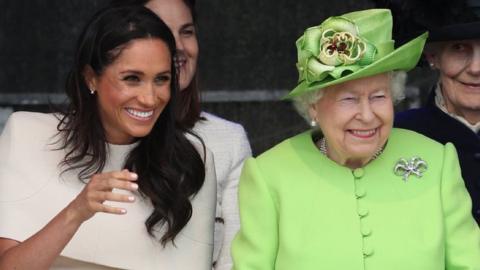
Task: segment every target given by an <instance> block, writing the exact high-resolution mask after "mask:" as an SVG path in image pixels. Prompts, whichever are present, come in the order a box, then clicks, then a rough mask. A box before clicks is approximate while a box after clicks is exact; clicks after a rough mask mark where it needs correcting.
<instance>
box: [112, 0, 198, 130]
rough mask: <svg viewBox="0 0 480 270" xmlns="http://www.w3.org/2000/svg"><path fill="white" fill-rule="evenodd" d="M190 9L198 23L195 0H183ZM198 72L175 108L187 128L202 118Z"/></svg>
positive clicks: (135, 0) (118, 1)
mask: <svg viewBox="0 0 480 270" xmlns="http://www.w3.org/2000/svg"><path fill="white" fill-rule="evenodd" d="M149 1H150V0H112V1H111V2H110V5H111V6H129V5H141V6H144V5H146V4H147V3H148V2H149ZM183 2H184V3H185V4H186V5H187V7H188V8H189V9H190V13H191V14H192V18H193V23H194V24H195V25H196V23H197V20H196V17H197V15H196V12H195V0H183ZM197 74H198V72H195V74H194V76H193V78H192V81H191V82H190V84H189V85H188V86H187V88H185V89H183V90H182V91H180V93H179V94H178V100H177V104H178V106H176V108H175V110H176V115H177V117H176V119H177V121H178V122H179V123H180V124H181V125H183V126H184V127H186V128H192V127H193V126H194V125H195V123H196V122H197V121H198V120H201V119H202V118H201V117H200V112H201V106H200V92H199V89H198V79H197Z"/></svg>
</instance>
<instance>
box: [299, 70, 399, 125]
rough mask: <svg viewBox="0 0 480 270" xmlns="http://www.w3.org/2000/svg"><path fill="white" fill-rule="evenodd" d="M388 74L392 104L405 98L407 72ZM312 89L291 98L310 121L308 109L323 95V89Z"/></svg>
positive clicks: (391, 72) (308, 121)
mask: <svg viewBox="0 0 480 270" xmlns="http://www.w3.org/2000/svg"><path fill="white" fill-rule="evenodd" d="M388 74H389V76H390V91H391V93H392V100H393V103H394V104H397V103H399V102H400V101H402V100H403V99H404V98H405V95H404V92H405V82H406V80H407V73H406V72H405V71H390V72H388ZM321 89H322V88H320V89H318V90H317V91H312V92H308V93H305V94H303V95H301V96H298V97H295V98H293V106H294V107H295V109H296V111H297V112H298V113H299V114H300V115H301V116H302V117H303V118H304V119H305V120H306V121H307V123H310V122H311V120H312V119H311V118H310V115H309V113H308V109H309V108H310V106H311V105H313V104H315V103H317V101H318V100H320V99H321V98H322V96H323V93H324V92H323V91H319V90H321Z"/></svg>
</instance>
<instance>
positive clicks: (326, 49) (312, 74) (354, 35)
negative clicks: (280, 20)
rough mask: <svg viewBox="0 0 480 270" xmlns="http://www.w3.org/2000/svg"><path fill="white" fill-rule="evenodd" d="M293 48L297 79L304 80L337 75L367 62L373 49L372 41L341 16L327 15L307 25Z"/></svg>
mask: <svg viewBox="0 0 480 270" xmlns="http://www.w3.org/2000/svg"><path fill="white" fill-rule="evenodd" d="M297 48H298V50H299V56H298V57H299V59H298V64H297V68H298V72H299V76H300V80H306V81H307V82H315V81H321V80H323V79H325V78H326V77H327V76H332V77H334V78H339V77H341V76H342V74H343V72H345V71H350V72H353V71H356V70H358V69H360V67H361V66H364V65H368V64H371V63H372V62H373V57H374V55H375V53H376V51H377V49H376V48H375V46H374V45H373V44H371V43H370V42H368V41H367V40H364V39H362V38H361V37H359V36H358V29H357V27H356V26H355V24H354V23H353V22H351V21H350V20H347V19H345V18H342V17H333V18H330V19H328V20H327V21H325V22H324V23H322V24H321V25H320V26H317V27H312V28H309V29H307V31H306V32H305V34H304V37H303V39H301V40H299V42H297ZM339 66H342V67H341V68H339Z"/></svg>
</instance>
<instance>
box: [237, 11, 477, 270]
mask: <svg viewBox="0 0 480 270" xmlns="http://www.w3.org/2000/svg"><path fill="white" fill-rule="evenodd" d="M391 29H392V17H391V14H390V11H389V10H385V9H376V10H365V11H358V12H353V13H348V14H345V15H342V16H338V17H331V18H329V19H327V20H326V21H325V22H323V23H322V24H321V25H319V26H316V27H312V28H309V29H307V30H306V32H305V33H304V35H303V36H302V37H301V38H300V39H299V40H298V41H297V48H298V63H297V68H298V71H299V74H300V79H299V84H298V86H297V87H296V88H295V89H294V90H293V91H292V92H291V93H290V94H289V95H288V98H291V99H293V100H294V102H295V104H296V107H297V109H298V110H299V112H300V113H301V114H302V115H303V116H305V117H306V118H307V119H308V120H309V121H311V122H312V124H314V125H315V126H317V125H318V128H313V129H312V130H309V131H307V132H304V133H302V134H300V135H297V136H294V137H292V138H290V139H287V140H285V141H284V142H282V143H280V144H278V145H277V146H275V147H274V148H272V149H270V150H269V151H267V152H265V153H263V154H262V155H260V156H259V157H257V158H255V159H254V158H252V159H249V160H248V161H247V162H246V165H245V167H244V169H243V173H242V176H241V180H240V189H239V195H240V197H239V198H240V217H241V229H240V232H239V233H238V234H237V236H236V238H235V240H234V243H233V250H232V253H233V258H234V269H235V270H253V269H257V270H260V269H261V270H267V269H277V270H293V269H295V270H307V269H312V270H313V269H315V270H318V269H328V270H332V269H335V270H337V269H338V270H347V269H348V270H357V269H358V270H360V269H368V270H386V269H388V270H394V269H398V270H400V269H401V270H407V269H408V270H443V269H463V270H467V269H468V270H479V269H480V230H479V228H478V226H477V225H476V224H475V221H474V219H473V217H472V216H471V213H470V209H471V201H470V198H469V196H468V194H467V191H466V189H465V186H464V183H463V181H462V179H461V174H460V168H459V164H458V160H457V154H456V151H455V148H454V146H453V145H452V144H450V143H447V144H446V145H442V144H439V143H437V142H435V141H433V140H430V139H428V138H426V137H424V136H422V135H420V134H417V133H415V132H412V131H407V130H403V129H395V128H394V129H392V122H393V103H394V101H396V100H398V99H399V97H400V96H401V93H402V85H403V84H404V80H405V72H404V71H406V70H409V69H411V68H413V67H414V66H415V65H416V63H417V61H418V58H419V56H420V54H421V51H422V48H423V45H424V42H425V39H426V36H427V35H426V34H423V35H421V36H419V37H417V38H416V39H413V40H412V41H410V42H408V43H406V44H405V45H403V46H402V47H400V48H397V49H394V42H393V40H391Z"/></svg>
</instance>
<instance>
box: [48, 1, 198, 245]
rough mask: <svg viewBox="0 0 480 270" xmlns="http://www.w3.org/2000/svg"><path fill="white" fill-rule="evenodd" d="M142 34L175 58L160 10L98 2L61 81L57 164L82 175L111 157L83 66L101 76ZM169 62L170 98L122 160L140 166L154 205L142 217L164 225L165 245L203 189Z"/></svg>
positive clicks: (150, 226)
mask: <svg viewBox="0 0 480 270" xmlns="http://www.w3.org/2000/svg"><path fill="white" fill-rule="evenodd" d="M142 38H156V39H160V40H162V41H164V42H165V44H166V45H167V46H168V48H169V51H170V54H171V55H172V59H173V56H174V54H175V51H176V48H175V39H174V37H173V35H172V33H171V32H170V30H169V28H168V26H167V25H165V23H164V22H163V21H162V20H161V19H160V18H159V17H158V16H156V15H155V14H154V13H153V12H151V11H150V10H149V9H147V8H144V7H143V6H123V7H107V8H105V9H103V10H100V11H99V12H97V13H96V14H95V15H94V16H93V18H92V19H91V20H90V21H89V22H88V24H87V25H86V27H85V28H84V30H83V32H82V34H81V36H80V39H79V41H78V44H77V50H76V55H75V59H74V64H73V67H72V69H71V71H70V73H69V75H68V77H67V82H66V94H67V96H68V98H69V101H70V103H69V106H68V107H67V109H66V110H65V111H64V112H63V114H62V115H61V117H60V122H59V124H58V127H57V129H58V135H59V136H60V140H59V141H60V142H61V146H60V149H63V150H65V151H66V154H65V157H64V159H63V160H62V162H61V163H60V166H62V168H64V172H65V171H69V170H74V169H79V173H78V177H79V178H80V179H81V180H82V181H85V180H86V179H88V178H90V177H91V176H92V175H93V174H95V173H99V172H101V171H102V170H103V168H104V166H105V163H106V160H107V158H108V147H107V141H106V135H105V129H104V128H103V125H102V122H101V119H100V116H99V109H98V103H97V100H96V95H91V94H90V92H89V89H88V86H87V85H86V80H85V77H84V71H85V69H86V68H87V67H89V68H91V69H92V70H93V71H94V72H95V74H96V75H97V76H102V74H103V72H104V71H105V69H106V68H108V66H109V65H110V64H112V63H113V62H114V61H115V59H117V58H118V57H119V55H120V54H121V53H122V48H124V47H125V46H126V45H128V43H129V42H132V41H133V40H135V39H142ZM171 70H172V72H171V84H170V92H171V93H170V96H171V98H170V102H169V103H168V104H167V106H166V107H165V108H164V110H163V111H162V113H161V115H160V117H159V119H158V120H157V122H156V123H155V125H154V127H153V129H152V130H151V132H150V134H148V135H147V136H145V137H142V138H137V139H138V144H137V145H136V146H135V148H134V149H133V150H131V152H130V153H129V154H128V156H127V158H126V161H125V164H124V168H127V169H129V170H131V171H135V172H136V173H137V174H138V176H139V178H138V185H139V192H140V193H141V194H142V195H143V196H145V197H148V198H149V200H150V201H151V203H152V205H153V211H152V213H151V215H150V216H149V217H148V218H147V220H146V221H145V226H146V229H147V231H148V233H149V234H150V235H151V236H152V237H153V236H154V232H155V231H156V230H155V228H156V226H164V225H165V226H166V232H165V234H164V235H163V236H161V238H160V241H161V243H162V244H163V245H166V243H167V242H169V241H172V243H173V242H174V239H175V236H176V235H177V234H178V233H179V232H180V231H181V230H182V228H183V227H184V226H185V225H186V224H187V222H188V221H189V220H190V218H191V215H192V205H191V202H190V199H191V198H192V196H194V195H195V194H196V193H197V192H198V191H199V190H200V188H201V187H202V185H203V183H204V177H205V167H204V163H203V160H202V157H201V156H200V155H199V153H198V152H197V150H196V148H195V147H194V146H193V145H192V144H191V143H190V141H189V140H187V138H186V137H185V133H187V132H188V131H187V130H186V129H185V128H184V127H183V126H182V125H179V124H176V121H175V104H176V103H175V100H176V93H177V92H178V90H177V89H178V81H177V76H176V71H175V67H174V61H172V63H171ZM197 138H198V137H197ZM198 139H199V141H200V142H201V143H202V145H203V142H202V141H201V139H200V138H198ZM203 148H204V150H205V147H203Z"/></svg>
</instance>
